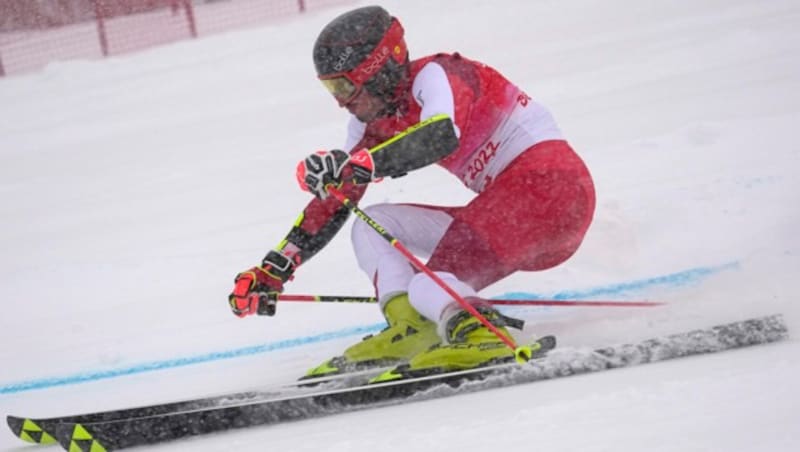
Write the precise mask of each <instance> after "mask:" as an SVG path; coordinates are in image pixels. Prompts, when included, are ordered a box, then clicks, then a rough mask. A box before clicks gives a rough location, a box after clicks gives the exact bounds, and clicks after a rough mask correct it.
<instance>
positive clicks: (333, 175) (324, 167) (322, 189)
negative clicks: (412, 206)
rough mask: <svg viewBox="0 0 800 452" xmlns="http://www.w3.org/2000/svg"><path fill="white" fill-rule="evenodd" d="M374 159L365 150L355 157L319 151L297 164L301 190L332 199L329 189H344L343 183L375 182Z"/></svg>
mask: <svg viewBox="0 0 800 452" xmlns="http://www.w3.org/2000/svg"><path fill="white" fill-rule="evenodd" d="M373 175H374V170H373V161H372V156H371V155H370V154H369V152H368V151H367V150H366V149H362V150H360V151H358V152H356V153H354V154H353V155H352V156H350V155H348V154H347V153H346V152H344V151H342V150H339V149H334V150H332V151H317V152H316V153H314V154H311V155H309V156H308V157H306V158H305V160H303V161H302V162H300V163H299V164H298V165H297V182H298V183H299V184H300V188H302V189H303V190H306V191H309V192H311V193H312V194H314V196H316V197H317V198H319V199H326V198H327V197H328V187H329V186H331V185H332V186H334V187H335V188H340V187H341V186H342V181H343V180H350V181H352V182H353V183H356V184H366V183H368V182H371V181H372V180H373Z"/></svg>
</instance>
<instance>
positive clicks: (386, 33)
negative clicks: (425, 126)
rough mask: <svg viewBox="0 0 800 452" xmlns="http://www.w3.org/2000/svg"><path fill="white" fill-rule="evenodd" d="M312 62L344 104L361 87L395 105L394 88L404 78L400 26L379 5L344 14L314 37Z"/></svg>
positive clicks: (405, 55) (405, 57)
mask: <svg viewBox="0 0 800 452" xmlns="http://www.w3.org/2000/svg"><path fill="white" fill-rule="evenodd" d="M314 66H315V67H316V70H317V77H318V78H319V79H320V80H321V81H322V83H323V84H324V85H325V87H326V88H327V89H328V91H330V92H331V94H333V96H334V97H335V98H336V100H337V101H338V102H339V105H341V106H344V105H346V104H348V103H349V102H350V101H351V100H352V99H353V98H355V97H356V95H358V93H359V92H360V91H361V90H362V89H366V90H367V91H368V92H369V93H370V94H372V95H374V96H376V97H379V98H381V99H383V100H384V101H385V102H386V103H387V106H388V107H390V108H389V109H390V110H394V109H396V105H395V104H396V102H397V98H398V95H399V92H398V91H399V89H398V87H399V86H400V85H401V83H402V82H403V81H404V80H407V79H408V49H407V48H406V43H405V40H404V39H403V27H402V25H400V22H399V21H398V20H397V19H396V18H394V17H392V16H391V15H389V13H388V12H387V11H386V10H385V9H383V8H381V7H380V6H366V7H363V8H358V9H355V10H353V11H350V12H347V13H344V14H342V15H340V16H338V17H336V18H335V19H333V21H331V22H330V23H329V24H328V25H326V26H325V28H323V29H322V32H320V34H319V36H318V37H317V41H316V42H315V43H314Z"/></svg>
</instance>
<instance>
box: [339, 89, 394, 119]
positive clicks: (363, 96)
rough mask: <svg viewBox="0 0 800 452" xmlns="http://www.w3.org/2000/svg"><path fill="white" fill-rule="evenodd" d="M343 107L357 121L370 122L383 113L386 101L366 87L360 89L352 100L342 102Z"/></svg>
mask: <svg viewBox="0 0 800 452" xmlns="http://www.w3.org/2000/svg"><path fill="white" fill-rule="evenodd" d="M344 107H345V108H346V109H347V111H349V112H350V113H351V114H352V115H354V116H355V117H356V118H358V120H359V121H361V122H370V121H374V120H375V119H377V118H379V117H381V116H382V115H383V114H384V112H385V110H386V103H385V102H384V101H383V100H382V99H381V98H379V97H375V96H373V95H372V94H370V93H369V91H367V90H366V89H362V90H360V92H359V93H358V94H357V95H356V96H355V97H353V99H352V100H350V101H349V102H347V103H346V104H344Z"/></svg>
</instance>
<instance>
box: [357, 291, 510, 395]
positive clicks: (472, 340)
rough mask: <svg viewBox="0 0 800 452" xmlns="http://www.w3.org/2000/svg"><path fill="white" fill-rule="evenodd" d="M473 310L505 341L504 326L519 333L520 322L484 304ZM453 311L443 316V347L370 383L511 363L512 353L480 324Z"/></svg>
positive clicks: (505, 331)
mask: <svg viewBox="0 0 800 452" xmlns="http://www.w3.org/2000/svg"><path fill="white" fill-rule="evenodd" d="M476 310H477V311H478V312H479V313H480V314H481V315H483V316H484V317H485V318H486V319H487V320H488V321H489V322H491V323H492V325H494V326H495V327H497V330H498V331H499V332H500V333H501V334H503V335H505V336H506V337H507V338H511V337H512V336H511V335H510V334H509V333H508V330H507V329H506V326H509V327H515V328H519V329H522V322H521V321H520V320H517V319H513V318H510V317H506V316H504V315H502V314H500V313H499V312H497V310H496V309H494V308H492V307H491V306H489V305H488V304H481V305H478V306H476ZM453 311H454V312H453V313H451V314H450V315H449V316H448V315H447V314H445V316H444V317H445V319H446V320H443V322H444V323H443V326H444V335H445V337H446V341H447V342H446V343H443V344H440V345H438V346H434V347H431V348H430V349H428V350H425V351H423V352H421V353H420V354H418V355H416V356H414V357H413V358H411V360H410V361H409V362H408V364H402V365H399V366H397V367H395V368H394V369H392V370H389V371H386V372H384V373H383V374H381V375H379V376H377V377H375V378H373V379H372V380H370V383H381V382H385V381H391V380H398V379H402V378H414V377H422V376H426V375H434V374H441V373H447V372H454V371H459V370H467V369H474V368H478V367H483V366H489V365H493V364H501V363H507V362H513V361H514V360H515V357H514V351H513V350H512V349H510V348H509V347H508V345H506V344H505V343H504V342H503V341H502V340H500V338H499V337H497V335H496V334H495V333H494V332H492V331H491V330H490V329H489V328H487V327H486V326H484V325H483V324H482V323H481V322H480V320H478V319H477V318H476V317H474V316H473V315H472V314H470V313H469V312H467V311H464V310H461V309H460V308H459V309H457V310H453ZM447 317H449V319H447Z"/></svg>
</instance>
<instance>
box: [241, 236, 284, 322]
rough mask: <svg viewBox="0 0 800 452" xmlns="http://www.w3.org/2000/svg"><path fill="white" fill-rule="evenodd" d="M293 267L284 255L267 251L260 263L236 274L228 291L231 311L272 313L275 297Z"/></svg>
mask: <svg viewBox="0 0 800 452" xmlns="http://www.w3.org/2000/svg"><path fill="white" fill-rule="evenodd" d="M294 268H295V264H294V263H293V262H292V260H291V259H289V258H288V257H287V256H285V255H283V254H282V253H280V252H278V251H270V252H269V253H268V254H267V256H266V257H265V258H264V261H263V262H262V263H261V265H259V266H256V267H253V268H251V269H249V270H246V271H243V272H241V273H239V274H238V275H236V278H235V280H234V281H235V286H234V288H233V292H231V294H230V295H228V303H229V304H230V307H231V311H233V313H234V314H235V315H237V316H238V317H246V316H248V315H252V314H265V315H270V316H271V315H275V297H276V296H277V295H279V294H281V293H283V284H284V283H285V282H286V281H288V280H290V279H291V278H292V273H294ZM270 295H272V296H273V297H272V299H270Z"/></svg>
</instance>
